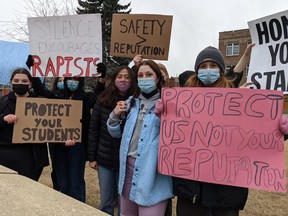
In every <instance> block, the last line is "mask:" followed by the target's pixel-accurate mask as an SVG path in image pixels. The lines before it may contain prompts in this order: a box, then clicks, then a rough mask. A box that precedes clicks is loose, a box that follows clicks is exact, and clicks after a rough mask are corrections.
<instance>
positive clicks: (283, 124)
mask: <svg viewBox="0 0 288 216" xmlns="http://www.w3.org/2000/svg"><path fill="white" fill-rule="evenodd" d="M279 127H280V130H281V132H282V133H283V134H286V135H287V134H288V117H286V116H282V117H281V119H280V121H279Z"/></svg>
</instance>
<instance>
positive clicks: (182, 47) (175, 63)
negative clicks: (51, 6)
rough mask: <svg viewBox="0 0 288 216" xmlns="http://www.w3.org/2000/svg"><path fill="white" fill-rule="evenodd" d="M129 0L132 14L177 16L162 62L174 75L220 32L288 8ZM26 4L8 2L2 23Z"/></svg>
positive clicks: (287, 1) (261, 3)
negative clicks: (165, 56)
mask: <svg viewBox="0 0 288 216" xmlns="http://www.w3.org/2000/svg"><path fill="white" fill-rule="evenodd" d="M127 2H131V8H132V12H131V13H137V14H163V15H172V16H173V24H172V33H171V41H170V53H169V59H168V61H162V63H163V64H165V65H166V67H167V69H168V71H169V74H170V75H171V76H177V75H179V74H180V73H181V72H183V71H185V70H189V69H190V70H193V69H194V62H195V58H196V56H197V54H198V53H199V52H200V51H201V50H202V49H203V48H205V47H207V46H209V45H211V46H215V47H218V36H219V32H223V31H231V30H238V29H245V28H248V24H247V22H249V21H251V20H255V19H258V18H261V17H265V16H268V15H271V14H275V13H278V12H281V11H284V10H288V0H239V1H235V0H200V1H199V0H142V1H141V0H120V3H122V4H126V3H127ZM24 6H25V2H24V0H9V1H5V6H4V5H2V7H0V24H1V22H2V21H10V20H13V19H14V18H15V14H16V13H18V12H25V7H24ZM75 6H78V4H77V0H75ZM0 39H1V38H0Z"/></svg>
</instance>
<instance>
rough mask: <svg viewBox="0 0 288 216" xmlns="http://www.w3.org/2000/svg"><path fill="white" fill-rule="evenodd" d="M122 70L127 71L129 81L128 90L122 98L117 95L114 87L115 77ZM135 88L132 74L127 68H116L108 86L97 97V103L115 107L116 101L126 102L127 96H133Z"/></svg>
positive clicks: (134, 79) (117, 91) (117, 92)
mask: <svg viewBox="0 0 288 216" xmlns="http://www.w3.org/2000/svg"><path fill="white" fill-rule="evenodd" d="M122 70H127V71H128V76H129V79H130V88H129V89H128V91H127V92H126V94H125V95H124V96H123V95H120V94H119V90H118V89H117V87H116V85H115V80H116V77H117V75H118V74H119V73H120V72H121V71H122ZM136 88H137V83H136V78H135V74H134V72H133V71H132V70H131V69H130V68H129V67H127V66H121V67H118V68H117V69H116V71H115V72H114V73H113V75H112V77H111V82H110V84H109V86H108V87H107V88H106V89H105V90H104V91H103V92H102V93H101V94H100V95H99V97H98V101H99V102H100V103H101V104H102V105H104V106H106V107H115V106H116V104H117V101H119V100H126V99H127V98H128V97H129V96H131V95H133V94H134V92H135V89H136Z"/></svg>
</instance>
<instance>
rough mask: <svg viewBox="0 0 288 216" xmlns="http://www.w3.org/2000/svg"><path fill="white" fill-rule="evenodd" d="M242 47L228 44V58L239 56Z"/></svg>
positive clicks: (237, 44)
mask: <svg viewBox="0 0 288 216" xmlns="http://www.w3.org/2000/svg"><path fill="white" fill-rule="evenodd" d="M239 50H240V45H239V43H227V44H226V56H235V55H239Z"/></svg>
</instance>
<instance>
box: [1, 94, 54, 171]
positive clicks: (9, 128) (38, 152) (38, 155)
mask: <svg viewBox="0 0 288 216" xmlns="http://www.w3.org/2000/svg"><path fill="white" fill-rule="evenodd" d="M4 97H7V98H8V99H7V100H5V104H2V105H3V106H2V105H1V107H3V108H1V110H0V145H1V146H2V147H3V148H5V146H7V147H8V148H11V147H12V146H14V147H15V151H17V144H12V137H13V130H14V124H7V123H6V122H5V121H4V116H6V115H8V114H15V109H16V96H15V94H14V92H10V93H8V94H7V95H6V96H4ZM29 97H35V95H30V96H29ZM20 145H23V146H26V147H27V148H29V149H30V148H32V151H33V158H31V160H33V161H34V163H35V168H36V169H39V168H42V167H44V166H48V165H49V160H48V151H47V145H46V144H44V143H43V144H42V143H39V144H38V143H37V144H20ZM9 146H10V147H9ZM9 157H10V156H9V155H7V158H9ZM24 162H25V161H23V163H24Z"/></svg>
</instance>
